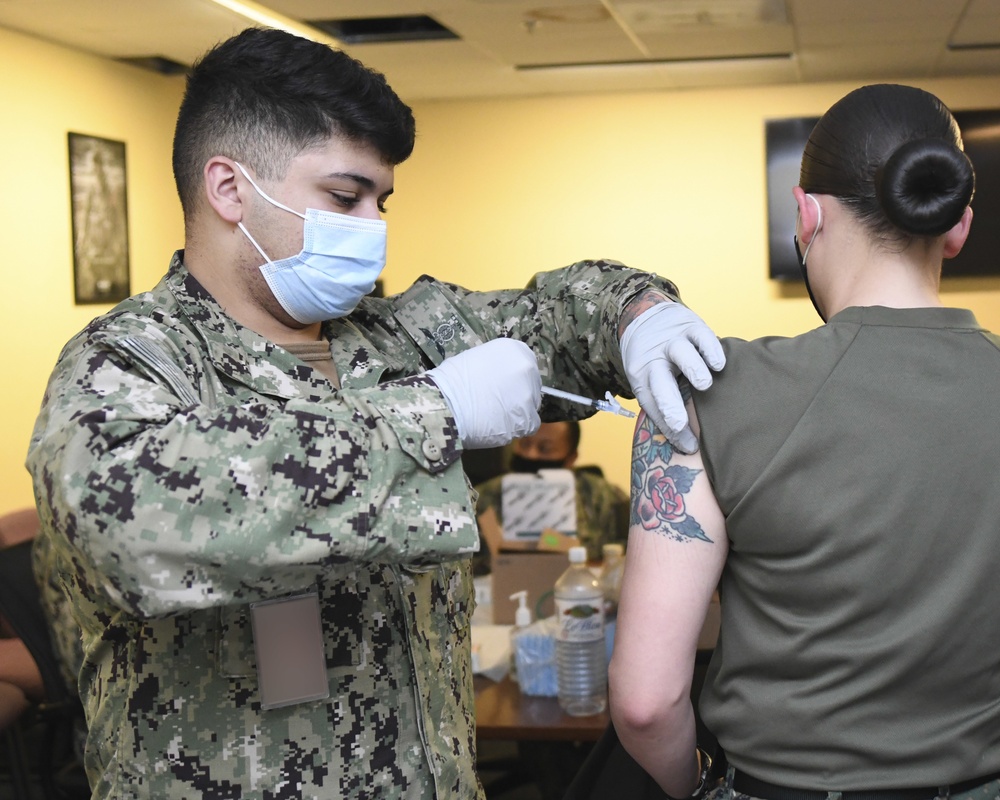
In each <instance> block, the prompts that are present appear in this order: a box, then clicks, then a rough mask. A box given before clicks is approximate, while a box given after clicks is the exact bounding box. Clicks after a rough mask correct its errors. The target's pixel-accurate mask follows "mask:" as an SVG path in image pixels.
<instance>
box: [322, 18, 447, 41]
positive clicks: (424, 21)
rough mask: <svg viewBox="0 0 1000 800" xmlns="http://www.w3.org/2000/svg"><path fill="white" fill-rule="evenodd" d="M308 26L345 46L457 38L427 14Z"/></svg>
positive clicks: (335, 20) (327, 22)
mask: <svg viewBox="0 0 1000 800" xmlns="http://www.w3.org/2000/svg"><path fill="white" fill-rule="evenodd" d="M306 24H307V25H312V26H313V27H314V28H319V29H320V30H321V31H323V32H324V33H328V34H329V35H330V36H332V37H334V38H335V39H338V40H339V41H341V42H343V43H344V44H375V43H381V42H423V41H427V40H430V39H457V38H458V35H457V34H455V33H452V32H451V31H450V30H448V29H447V28H446V27H445V26H444V25H442V24H441V23H440V22H438V21H437V20H435V19H433V18H432V17H428V16H426V15H415V16H406V17H365V18H361V19H315V20H307V22H306Z"/></svg>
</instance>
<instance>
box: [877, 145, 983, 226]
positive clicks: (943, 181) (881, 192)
mask: <svg viewBox="0 0 1000 800" xmlns="http://www.w3.org/2000/svg"><path fill="white" fill-rule="evenodd" d="M974 190H975V173H974V172H973V169H972V162H971V161H969V158H968V156H966V155H965V153H963V152H962V151H961V150H960V149H959V148H958V147H957V146H956V145H954V144H951V143H950V142H945V141H942V140H941V139H915V140H911V141H909V142H906V143H905V144H903V145H901V146H900V147H899V148H897V149H896V151H895V152H894V153H893V154H892V155H891V156H889V159H888V160H887V161H886V162H885V164H883V165H882V167H880V168H879V170H878V171H877V172H876V173H875V196H876V197H877V198H878V201H879V203H880V204H881V206H882V209H883V211H884V212H885V215H886V217H887V218H888V219H889V221H890V222H891V223H892V224H893V225H895V226H896V227H897V228H901V229H902V230H904V231H906V232H907V233H912V234H918V235H924V236H939V235H940V234H942V233H945V232H947V231H949V230H950V229H951V228H952V227H953V226H954V225H955V224H956V223H957V222H958V221H959V220H960V219H961V218H962V214H963V213H964V211H965V208H966V206H968V205H969V203H970V202H971V201H972V194H973V191H974Z"/></svg>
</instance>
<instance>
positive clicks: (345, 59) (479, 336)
mask: <svg viewBox="0 0 1000 800" xmlns="http://www.w3.org/2000/svg"><path fill="white" fill-rule="evenodd" d="M413 143H414V121H413V116H412V113H411V111H410V109H409V108H408V107H407V106H406V105H404V104H403V103H402V102H401V101H400V99H399V98H398V97H397V96H396V94H395V93H394V92H393V91H392V90H391V89H390V88H389V87H388V86H387V85H386V82H385V80H384V78H383V77H382V76H381V75H379V74H378V73H375V72H373V71H371V70H369V69H367V68H365V67H364V66H363V65H362V64H360V63H359V62H357V61H355V60H354V59H352V58H350V57H349V56H347V55H346V54H344V53H342V52H339V51H335V50H331V49H330V48H327V47H325V46H323V45H319V44H316V43H313V42H311V41H308V40H306V39H303V38H299V37H296V36H292V35H290V34H287V33H283V32H280V31H275V30H263V29H248V30H246V31H244V32H242V33H240V34H239V35H237V36H235V37H233V38H232V39H230V40H228V41H226V42H223V43H221V44H220V45H218V46H217V47H216V48H214V49H213V50H211V51H210V52H208V53H207V54H206V55H205V56H204V57H203V58H202V59H201V60H200V61H199V62H198V63H197V64H196V65H195V66H194V67H193V69H192V70H191V72H190V73H189V76H188V78H187V88H186V92H185V95H184V98H183V101H182V103H181V107H180V112H179V114H178V118H177V126H176V131H175V136H174V151H173V166H174V175H175V179H176V183H177V189H178V193H179V195H180V199H181V206H182V208H183V212H184V222H185V247H184V249H183V250H182V251H179V252H177V253H176V254H175V255H174V257H173V260H172V262H171V264H170V267H169V270H168V272H167V274H166V276H165V277H164V278H163V279H162V280H161V282H160V283H159V284H158V285H157V286H156V287H155V288H153V289H152V290H150V291H148V292H145V293H143V294H139V295H137V296H135V297H133V298H131V299H129V300H126V301H124V302H123V303H121V304H119V305H118V306H117V307H116V308H114V309H112V310H111V311H110V312H109V313H107V314H105V315H103V316H101V317H99V318H97V319H95V320H94V321H93V322H91V323H90V324H89V325H88V326H87V327H86V328H85V329H84V330H83V331H82V332H81V333H80V334H78V335H77V336H76V337H74V338H73V339H72V340H71V341H70V342H69V343H68V344H67V345H66V347H65V349H64V350H63V352H62V354H61V355H60V357H59V360H58V363H57V364H56V366H55V369H54V371H53V374H52V377H51V379H50V382H49V385H48V388H47V390H46V393H45V396H44V398H43V401H42V408H41V411H40V414H39V416H38V419H37V422H36V425H35V429H34V432H33V435H32V440H31V445H30V449H29V453H28V459H27V465H28V469H29V470H30V472H31V474H32V477H33V481H34V489H35V495H36V499H37V504H38V508H39V512H40V516H41V531H40V533H39V538H40V539H41V540H42V541H44V542H45V545H46V546H45V548H44V551H43V552H45V553H46V554H47V557H46V558H45V559H42V560H40V561H39V563H38V564H37V570H36V571H37V572H38V574H39V576H40V579H41V581H40V582H42V583H43V584H46V581H47V577H48V576H49V575H57V576H58V577H59V579H60V581H61V582H62V584H63V585H64V591H65V592H66V594H67V596H68V597H69V599H70V601H71V605H72V608H73V610H74V614H75V619H76V622H77V623H78V624H79V626H80V628H81V634H82V650H83V656H82V663H81V664H79V665H78V666H79V670H78V675H79V685H80V694H81V697H82V698H83V702H84V705H85V707H86V712H87V719H88V723H89V732H88V740H87V747H86V767H87V774H88V777H89V780H90V783H91V785H92V787H93V797H94V798H96V799H98V800H100V799H101V798H112V797H114V798H157V800H170V799H171V798H194V797H203V798H208V797H210V798H237V797H238V798H241V800H263V799H264V798H291V797H295V798H333V797H336V798H345V799H350V798H375V797H378V798H385V800H392V799H393V798H407V800H410V799H412V800H417V798H420V799H421V800H423V799H425V798H434V797H437V798H446V797H454V798H471V797H481V796H482V789H481V787H480V784H479V780H478V778H477V776H476V774H475V761H476V755H475V738H476V737H475V707H474V696H473V686H472V670H471V652H470V643H469V639H470V626H469V619H470V616H471V612H472V604H473V584H472V576H471V569H470V560H471V559H470V558H469V556H470V555H471V553H472V552H474V551H475V549H476V547H477V545H478V541H479V534H478V530H477V526H476V520H475V513H474V511H475V509H474V503H473V500H472V496H471V488H470V486H469V484H468V482H467V480H466V477H465V474H464V472H463V470H462V465H461V460H460V457H461V455H462V453H463V451H464V450H465V449H474V448H480V447H492V446H497V445H504V444H508V443H509V442H510V441H511V440H512V439H513V438H515V437H517V436H524V435H527V434H529V433H532V432H534V431H535V430H536V429H537V428H538V425H539V423H540V420H541V419H543V418H544V419H547V420H551V419H559V418H570V417H573V416H576V415H583V414H585V413H587V412H586V410H585V409H582V408H579V407H576V408H574V407H570V406H568V405H565V404H560V403H557V402H551V401H549V400H546V401H545V402H544V403H543V402H542V401H541V392H540V387H541V383H542V379H543V376H544V380H545V381H546V382H547V383H549V384H550V385H552V386H555V387H560V388H564V389H566V390H568V391H572V392H580V393H587V394H591V395H592V396H603V394H604V392H605V391H612V392H615V393H619V394H624V395H635V396H636V397H637V398H638V399H639V401H640V404H641V405H642V407H644V408H646V409H647V410H649V411H650V413H652V414H654V415H655V417H656V419H657V420H658V421H659V422H660V423H662V425H663V429H664V430H668V431H670V432H671V434H672V435H673V436H674V437H675V438H676V440H677V442H678V444H679V446H682V447H696V446H697V442H696V440H694V438H693V435H692V433H691V431H690V428H688V427H686V423H687V419H686V413H685V411H684V407H683V403H682V402H681V401H680V393H679V390H678V387H677V384H676V382H675V378H674V376H675V375H676V374H677V373H683V374H684V375H686V376H687V377H688V379H690V380H692V381H693V382H694V383H695V384H696V385H698V386H707V385H708V384H710V383H711V371H710V368H721V366H722V364H723V358H722V352H721V347H720V345H719V343H718V340H717V339H716V338H715V336H714V335H713V334H712V333H711V331H709V330H708V328H707V327H706V326H705V324H704V323H703V322H702V321H701V320H700V319H698V317H697V316H696V315H695V314H693V313H692V312H690V311H689V310H687V309H686V308H685V307H684V306H683V305H682V304H680V303H679V302H676V289H675V287H674V286H673V285H672V284H671V283H670V282H669V281H667V280H664V279H661V278H658V277H656V276H655V275H652V274H650V273H646V272H640V271H638V270H634V269H630V268H628V267H625V266H623V265H621V264H619V263H616V262H609V261H585V262H581V263H577V264H574V265H572V266H570V267H567V268H564V269H561V270H555V271H552V272H544V273H540V274H538V275H537V276H536V277H535V279H534V280H533V281H532V283H531V284H530V285H529V286H528V287H527V288H526V289H524V290H507V291H494V292H483V293H476V292H469V291H467V290H465V289H462V288H461V287H458V286H454V285H450V284H445V283H442V282H440V281H436V280H434V279H433V278H430V277H423V278H421V279H419V280H418V281H417V282H416V283H415V284H414V285H413V286H412V287H410V288H409V289H407V290H406V291H405V292H403V293H402V294H399V295H395V296H392V297H387V298H374V297H367V296H366V295H367V294H368V293H369V292H371V290H372V288H373V285H374V282H375V280H376V278H377V277H378V276H379V274H380V272H381V270H382V268H383V266H384V263H385V253H386V227H385V223H384V222H383V221H382V220H381V215H382V212H383V211H384V210H385V204H386V201H387V200H388V199H389V197H390V195H391V194H392V192H393V174H394V167H395V165H396V164H399V163H400V162H402V161H403V160H405V159H406V158H407V157H408V156H409V155H410V152H411V149H412V147H413ZM442 246H446V242H444V241H443V242H442ZM706 361H707V364H706Z"/></svg>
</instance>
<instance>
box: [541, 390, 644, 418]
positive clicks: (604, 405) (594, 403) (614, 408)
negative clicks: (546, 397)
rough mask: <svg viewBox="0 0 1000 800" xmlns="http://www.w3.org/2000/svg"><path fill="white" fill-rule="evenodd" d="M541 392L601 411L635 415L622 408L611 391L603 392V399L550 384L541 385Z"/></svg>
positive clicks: (624, 415) (620, 414)
mask: <svg viewBox="0 0 1000 800" xmlns="http://www.w3.org/2000/svg"><path fill="white" fill-rule="evenodd" d="M542 394H550V395H552V396H553V397H561V398H562V399H563V400H569V401H571V402H573V403H579V404H580V405H584V406H590V407H591V408H596V409H599V410H601V411H609V412H611V413H612V414H618V415H619V416H622V417H634V416H635V415H636V414H635V412H634V411H629V410H628V409H627V408H622V404H621V403H619V402H618V400H617V399H616V398H615V396H614V395H613V394H611V392H605V393H604V397H605V398H606V399H605V400H594V399H592V398H590V397H584V396H583V395H582V394H573V393H572V392H564V391H563V390H562V389H553V388H552V387H550V386H543V387H542Z"/></svg>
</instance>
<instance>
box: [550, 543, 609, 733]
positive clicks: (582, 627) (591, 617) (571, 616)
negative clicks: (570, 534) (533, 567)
mask: <svg viewBox="0 0 1000 800" xmlns="http://www.w3.org/2000/svg"><path fill="white" fill-rule="evenodd" d="M555 605H556V615H557V617H558V619H559V629H558V631H557V633H556V674H557V682H558V686H559V705H560V706H561V707H562V709H563V711H565V712H566V713H567V714H569V715H571V716H574V717H586V716H589V715H591V714H598V713H600V712H601V711H603V710H604V708H605V707H606V706H607V702H608V665H607V659H606V656H605V644H604V594H603V593H602V592H601V584H600V581H599V580H598V579H597V576H596V575H594V573H593V572H591V571H590V568H589V567H587V549H586V548H584V547H573V548H571V549H570V551H569V569H567V570H566V571H565V572H564V573H563V574H562V575H561V576H560V577H559V580H557V581H556V585H555Z"/></svg>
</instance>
